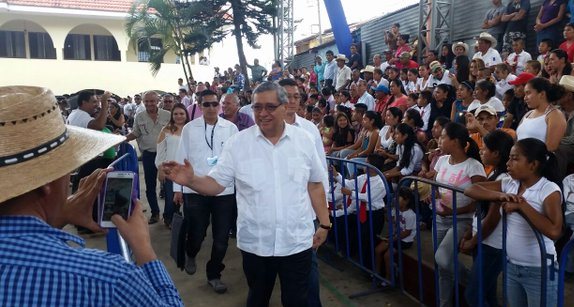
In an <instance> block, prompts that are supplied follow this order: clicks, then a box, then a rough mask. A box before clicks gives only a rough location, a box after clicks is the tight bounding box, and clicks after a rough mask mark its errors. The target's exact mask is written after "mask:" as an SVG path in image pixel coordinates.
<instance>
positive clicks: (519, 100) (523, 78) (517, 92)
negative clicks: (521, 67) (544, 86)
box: [502, 72, 536, 130]
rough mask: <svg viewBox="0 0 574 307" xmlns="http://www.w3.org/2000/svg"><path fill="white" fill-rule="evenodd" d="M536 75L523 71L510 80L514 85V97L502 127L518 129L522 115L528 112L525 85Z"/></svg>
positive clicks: (507, 109)
mask: <svg viewBox="0 0 574 307" xmlns="http://www.w3.org/2000/svg"><path fill="white" fill-rule="evenodd" d="M535 77H536V76H535V75H533V74H531V73H527V72H523V73H521V74H520V75H518V77H517V78H516V79H514V80H513V81H509V82H508V84H510V85H512V86H514V98H513V99H512V101H511V102H510V104H509V105H508V107H507V108H506V117H505V118H504V124H503V125H502V127H504V128H512V129H514V130H516V128H517V127H518V124H519V123H520V121H521V120H522V117H523V116H524V114H526V112H528V106H527V105H526V102H524V86H525V85H526V83H528V81H530V80H532V79H534V78H535Z"/></svg>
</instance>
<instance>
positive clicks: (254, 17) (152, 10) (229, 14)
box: [126, 0, 278, 76]
mask: <svg viewBox="0 0 574 307" xmlns="http://www.w3.org/2000/svg"><path fill="white" fill-rule="evenodd" d="M277 1H278V0H194V1H182V0H180V1H174V0H138V1H136V2H135V3H134V4H133V6H132V8H131V10H130V12H129V17H128V20H127V23H126V31H127V34H128V36H129V37H130V38H131V39H132V42H133V43H134V44H136V45H137V44H141V43H144V44H150V39H151V38H159V39H161V40H162V42H163V45H162V48H160V49H158V50H152V48H151V45H150V51H151V52H150V65H151V70H152V73H154V74H156V73H157V72H158V71H159V69H160V67H161V63H162V62H163V57H164V56H165V54H166V53H167V52H169V51H173V52H174V53H175V54H176V55H178V56H180V57H181V58H182V60H183V61H184V62H185V65H184V67H185V66H187V70H188V72H187V73H189V75H190V76H191V69H190V68H189V67H190V65H189V62H188V61H187V56H186V55H190V54H194V53H199V52H201V51H203V50H204V49H209V48H211V46H212V45H213V44H214V43H217V42H220V41H222V40H223V38H225V37H226V36H228V35H230V34H233V35H234V36H235V41H236V44H237V51H238V58H239V63H240V66H241V69H242V71H243V72H244V73H245V72H246V67H247V61H246V59H245V53H244V48H243V38H244V39H245V41H246V42H247V44H248V45H249V46H251V47H252V48H259V45H258V43H257V40H258V38H259V36H260V35H262V34H272V33H274V27H273V23H272V20H273V18H274V17H275V16H276V14H277ZM187 73H186V76H187Z"/></svg>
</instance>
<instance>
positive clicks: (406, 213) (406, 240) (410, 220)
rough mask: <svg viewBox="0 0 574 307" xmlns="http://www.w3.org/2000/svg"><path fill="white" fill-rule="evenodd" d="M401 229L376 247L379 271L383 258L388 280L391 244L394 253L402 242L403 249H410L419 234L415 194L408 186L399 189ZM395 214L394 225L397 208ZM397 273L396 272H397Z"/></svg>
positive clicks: (384, 283) (384, 284) (393, 212)
mask: <svg viewBox="0 0 574 307" xmlns="http://www.w3.org/2000/svg"><path fill="white" fill-rule="evenodd" d="M398 194H399V227H400V228H399V229H397V230H396V231H397V232H396V233H394V234H393V237H392V238H385V239H383V240H382V241H381V242H380V243H379V244H377V247H376V248H375V255H376V265H377V271H376V272H381V269H382V266H383V259H384V262H385V278H386V279H387V281H390V280H391V252H390V249H389V241H390V244H392V245H393V253H394V254H395V255H396V254H397V250H398V248H399V246H398V244H399V243H400V245H401V249H402V250H405V249H409V248H410V247H411V246H413V241H414V240H415V237H416V234H417V228H416V226H417V216H416V214H415V212H414V211H413V208H414V203H415V199H414V195H413V191H411V189H409V188H408V187H400V189H399V192H398ZM392 214H393V225H396V222H395V220H394V219H395V217H396V215H395V210H393V211H392ZM395 273H396V272H395ZM388 285H389V283H387V282H383V286H388Z"/></svg>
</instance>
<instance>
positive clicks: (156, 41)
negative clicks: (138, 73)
mask: <svg viewBox="0 0 574 307" xmlns="http://www.w3.org/2000/svg"><path fill="white" fill-rule="evenodd" d="M162 48H163V43H162V41H161V39H160V38H150V39H142V40H140V41H139V42H138V61H139V62H149V60H150V57H151V55H152V54H153V53H154V52H158V51H160V50H161V49H162ZM162 62H163V61H162Z"/></svg>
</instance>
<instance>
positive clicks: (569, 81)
mask: <svg viewBox="0 0 574 307" xmlns="http://www.w3.org/2000/svg"><path fill="white" fill-rule="evenodd" d="M559 84H560V85H562V86H563V87H564V88H566V90H567V91H569V92H574V76H571V75H564V76H562V78H560V82H559Z"/></svg>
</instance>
